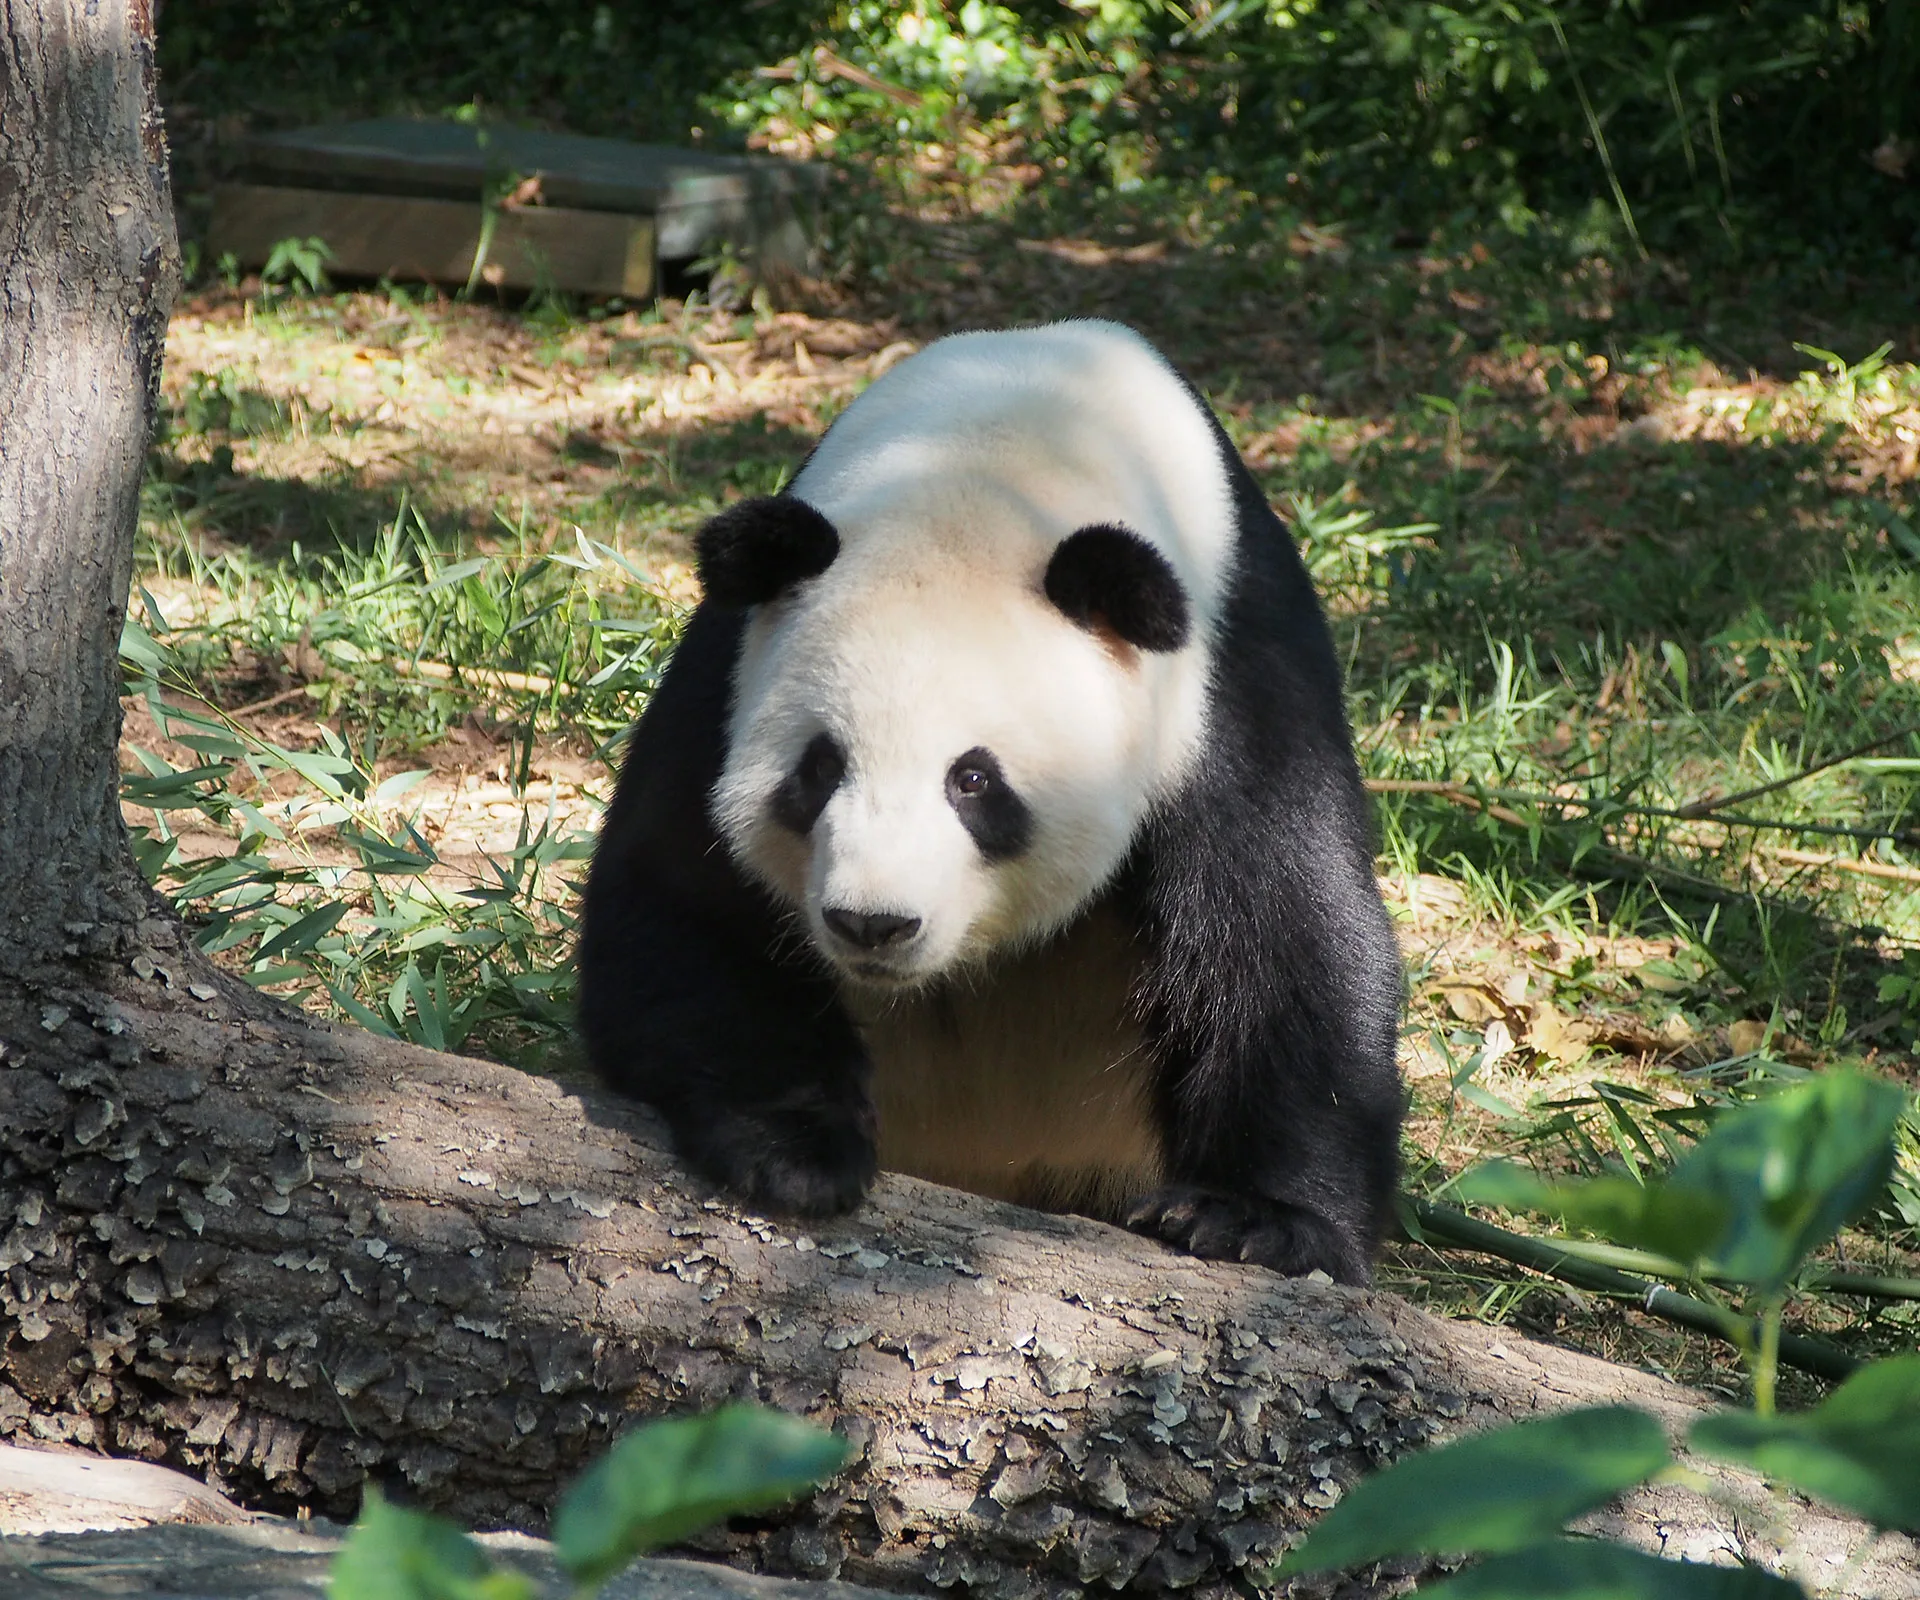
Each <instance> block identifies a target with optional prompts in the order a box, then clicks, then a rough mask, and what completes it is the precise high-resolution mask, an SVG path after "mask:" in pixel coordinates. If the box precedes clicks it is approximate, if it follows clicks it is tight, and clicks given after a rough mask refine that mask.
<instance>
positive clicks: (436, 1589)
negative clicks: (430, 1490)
mask: <svg viewBox="0 0 1920 1600" xmlns="http://www.w3.org/2000/svg"><path fill="white" fill-rule="evenodd" d="M327 1597H328V1600H534V1587H533V1584H532V1582H531V1581H530V1580H528V1579H526V1578H523V1577H521V1576H520V1575H519V1574H518V1573H513V1572H502V1571H500V1570H499V1569H498V1568H497V1567H495V1566H494V1564H493V1562H492V1560H491V1559H489V1557H488V1555H487V1553H486V1551H484V1550H482V1549H481V1548H480V1546H479V1545H477V1544H475V1543H474V1542H473V1540H471V1539H470V1538H468V1537H467V1535H466V1534H464V1533H462V1532H461V1531H460V1530H459V1529H458V1528H456V1527H455V1526H454V1525H453V1524H452V1523H451V1522H448V1521H447V1520H446V1519H445V1518H443V1517H436V1516H433V1515H431V1514H430V1513H428V1512H425V1511H415V1510H412V1509H410V1508H408V1507H405V1506H396V1505H391V1504H389V1503H388V1501H387V1499H386V1498H385V1496H383V1495H382V1494H381V1493H380V1491H379V1490H378V1489H376V1488H374V1487H372V1486H371V1485H369V1486H368V1488H367V1492H366V1499H365V1502H364V1503H363V1504H362V1505H361V1507H360V1517H359V1520H358V1521H356V1522H355V1523H354V1526H353V1533H352V1536H351V1537H349V1538H348V1540H347V1542H346V1544H345V1545H344V1546H343V1547H342V1549H341V1551H340V1553H339V1555H337V1556H335V1557H334V1559H333V1569H332V1571H331V1573H330V1574H329V1575H328V1581H327Z"/></svg>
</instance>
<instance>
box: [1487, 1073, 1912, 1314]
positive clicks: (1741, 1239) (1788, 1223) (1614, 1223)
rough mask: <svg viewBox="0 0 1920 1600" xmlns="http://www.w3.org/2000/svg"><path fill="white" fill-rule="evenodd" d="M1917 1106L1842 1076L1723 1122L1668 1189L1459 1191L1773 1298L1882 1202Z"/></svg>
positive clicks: (1600, 1183)
mask: <svg viewBox="0 0 1920 1600" xmlns="http://www.w3.org/2000/svg"><path fill="white" fill-rule="evenodd" d="M1907 1103H1908V1096H1907V1094H1906V1092H1905V1091H1904V1090H1902V1089H1900V1088H1899V1087H1897V1086H1896V1085H1894V1084H1890V1083H1886V1082H1882V1081H1880V1080H1878V1079H1874V1078H1869V1077H1867V1076H1865V1075H1864V1074H1861V1073H1857V1072H1841V1071H1832V1072H1827V1073H1824V1074H1821V1075H1820V1076H1818V1077H1813V1078H1809V1079H1807V1080H1806V1081H1805V1082H1804V1083H1801V1084H1799V1085H1798V1086H1796V1087H1794V1088H1791V1089H1786V1090H1783V1091H1781V1092H1778V1093H1775V1094H1771V1095H1768V1096H1766V1097H1765V1098H1763V1099H1759V1100H1755V1101H1753V1102H1751V1103H1750V1104H1747V1105H1744V1106H1740V1107H1738V1108H1736V1109H1734V1110H1731V1111H1727V1112H1724V1113H1723V1114H1721V1115H1720V1116H1719V1117H1717V1118H1716V1119H1715V1120H1714V1122H1713V1123H1712V1125H1711V1127H1710V1128H1709V1130H1708V1132H1707V1134H1706V1135H1705V1137H1703V1138H1702V1139H1701V1140H1700V1141H1699V1142H1698V1143H1697V1144H1695V1145H1694V1146H1693V1147H1692V1148H1691V1149H1689V1150H1687V1151H1686V1153H1685V1154H1684V1155H1682V1156H1681V1158H1680V1159H1679V1161H1678V1162H1677V1163H1675V1165H1674V1166H1673V1168H1672V1170H1671V1172H1669V1173H1667V1174H1666V1175H1665V1176H1664V1177H1663V1178H1661V1179H1659V1180H1658V1181H1654V1182H1641V1181H1636V1180H1634V1179H1632V1178H1627V1177H1600V1178H1593V1179H1589V1180H1587V1181H1585V1182H1582V1183H1577V1184H1569V1185H1557V1186H1556V1185H1552V1184H1546V1183H1542V1182H1540V1181H1539V1180H1538V1179H1536V1178H1534V1177H1532V1176H1531V1175H1530V1174H1527V1173H1525V1172H1523V1171H1521V1170H1520V1169H1519V1168H1516V1167H1513V1166H1510V1165H1495V1166H1491V1167H1484V1168H1481V1169H1480V1170H1479V1171H1478V1172H1476V1173H1473V1174H1471V1175H1469V1176H1468V1177H1467V1178H1464V1179H1462V1180H1461V1182H1460V1183H1459V1185H1458V1186H1457V1189H1458V1192H1459V1193H1460V1195H1461V1196H1462V1198H1465V1199H1469V1200H1479V1201H1482V1202H1484V1203H1486V1204H1490V1205H1501V1206H1507V1207H1510V1208H1512V1209H1516V1210H1533V1211H1543V1212H1546V1213H1547V1214H1548V1215H1550V1216H1554V1217H1557V1218H1559V1219H1560V1220H1561V1221H1563V1222H1569V1223H1571V1224H1573V1225H1574V1226H1575V1227H1579V1228H1585V1229H1587V1230H1589V1231H1591V1232H1593V1233H1597V1234H1600V1235H1601V1236H1603V1237H1605V1238H1607V1239H1610V1240H1612V1241H1614V1242H1615V1243H1618V1244H1622V1245H1627V1246H1630V1247H1632V1248H1635V1249H1641V1250H1648V1251H1652V1252H1654V1253H1655V1254H1656V1255H1660V1256H1665V1257H1666V1258H1668V1259H1669V1260H1671V1261H1674V1262H1677V1263H1681V1264H1683V1267H1684V1268H1685V1269H1689V1270H1691V1271H1693V1272H1703V1271H1708V1270H1711V1272H1712V1273H1713V1274H1714V1275H1715V1276H1720V1277H1725V1278H1729V1279H1732V1280H1735V1281H1737V1282H1741V1283H1745V1284H1750V1285H1752V1286H1753V1288H1754V1289H1755V1291H1756V1292H1757V1293H1758V1294H1759V1295H1761V1296H1762V1297H1771V1296H1773V1295H1776V1294H1778V1293H1780V1292H1781V1291H1782V1290H1783V1289H1784V1288H1785V1287H1786V1285H1787V1283H1788V1282H1789V1280H1790V1279H1791V1278H1792V1276H1793V1274H1794V1272H1795V1271H1796V1270H1797V1268H1798V1267H1799V1265H1800V1263H1801V1262H1802V1261H1804V1260H1805V1259H1806V1258H1807V1257H1808V1256H1810V1255H1811V1254H1812V1253H1813V1252H1814V1251H1816V1250H1818V1249H1819V1248H1820V1247H1821V1246H1822V1245H1824V1244H1826V1243H1827V1241H1828V1240H1830V1239H1831V1238H1833V1236H1834V1235H1835V1234H1836V1233H1838V1232H1839V1231H1840V1229H1841V1228H1842V1227H1843V1226H1844V1225H1845V1224H1846V1223H1848V1222H1850V1221H1852V1220H1853V1218H1855V1217H1856V1216H1858V1215H1859V1214H1860V1213H1861V1212H1862V1211H1864V1210H1865V1209H1866V1208H1867V1207H1868V1206H1869V1205H1871V1204H1873V1203H1874V1202H1875V1201H1876V1200H1877V1199H1879V1198H1880V1197H1881V1195H1882V1193H1883V1192H1884V1190H1885V1189H1886V1185H1887V1180H1888V1178H1889V1177H1890V1176H1891V1175H1892V1171H1893V1162H1894V1134H1895V1131H1896V1130H1897V1129H1898V1127H1899V1125H1900V1120H1901V1117H1902V1115H1903V1113H1904V1112H1905V1110H1906V1107H1907Z"/></svg>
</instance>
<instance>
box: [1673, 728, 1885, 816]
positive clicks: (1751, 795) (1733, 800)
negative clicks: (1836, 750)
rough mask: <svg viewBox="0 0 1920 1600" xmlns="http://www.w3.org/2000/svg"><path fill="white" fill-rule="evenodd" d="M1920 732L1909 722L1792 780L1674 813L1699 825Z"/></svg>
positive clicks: (1711, 798) (1806, 769)
mask: <svg viewBox="0 0 1920 1600" xmlns="http://www.w3.org/2000/svg"><path fill="white" fill-rule="evenodd" d="M1916 733H1920V722H1914V723H1909V724H1908V725H1907V726H1906V727H1904V728H1896V729H1895V730H1894V731H1893V732H1892V733H1888V734H1883V735H1881V736H1880V737H1879V738H1878V739H1869V740H1868V741H1867V742H1866V743H1865V744H1857V745H1855V746H1854V747H1853V748H1852V749H1851V750H1849V751H1847V752H1845V753H1844V754H1842V755H1837V756H1830V757H1829V758H1828V759H1827V760H1825V761H1816V762H1814V764H1813V765H1812V766H1810V767H1802V768H1801V769H1800V770H1799V771H1798V772H1796V773H1794V774H1792V775H1791V776H1790V777H1785V778H1775V779H1774V780H1773V782H1772V783H1763V784H1760V785H1758V786H1757V787H1755V788H1752V789H1742V790H1740V791H1739V792H1738V793H1736V794H1723V795H1706V796H1703V797H1702V798H1701V799H1698V800H1695V801H1693V802H1692V803H1691V804H1689V805H1684V806H1682V807H1680V809H1679V810H1678V811H1676V812H1674V815H1675V816H1676V817H1679V818H1680V819H1681V820H1682V821H1685V822H1696V821H1698V820H1699V819H1700V818H1702V817H1709V816H1712V815H1713V813H1714V812H1716V811H1721V810H1724V809H1725V808H1726V807H1728V806H1737V805H1740V804H1742V803H1743V802H1745V801H1748V800H1757V799H1759V798H1760V796H1761V795H1763V794H1772V793H1773V792H1774V791H1775V790H1777V789H1786V788H1790V787H1792V786H1793V785H1794V784H1796V783H1799V782H1800V781H1801V780H1802V779H1803V778H1811V777H1812V776H1813V775H1814V774H1815V773H1816V772H1825V771H1826V770H1827V768H1829V767H1837V766H1839V765H1841V764H1842V763H1843V762H1847V761H1852V760H1853V759H1854V758H1855V757H1857V756H1863V755H1865V754H1867V752H1868V751H1870V750H1879V749H1882V748H1884V747H1885V746H1887V745H1890V744H1897V743H1898V742H1899V741H1900V740H1902V739H1906V738H1909V737H1911V736H1912V735H1914V734H1916Z"/></svg>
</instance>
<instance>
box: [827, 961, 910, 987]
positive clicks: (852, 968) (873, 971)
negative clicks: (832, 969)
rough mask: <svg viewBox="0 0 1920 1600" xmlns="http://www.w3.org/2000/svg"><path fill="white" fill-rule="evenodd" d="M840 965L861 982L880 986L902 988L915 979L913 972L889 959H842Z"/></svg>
mask: <svg viewBox="0 0 1920 1600" xmlns="http://www.w3.org/2000/svg"><path fill="white" fill-rule="evenodd" d="M840 966H841V967H842V969H844V970H845V971H847V972H849V973H851V974H852V975H853V976H854V977H856V978H858V979H859V980H860V981H861V982H863V983H871V984H874V985H876V986H877V987H880V988H887V989H902V988H905V987H907V986H908V985H909V984H911V983H913V982H914V981H915V979H914V975H913V973H911V972H910V971H908V970H906V969H905V968H902V967H898V966H895V965H894V964H893V963H892V962H890V961H874V960H871V959H868V960H863V961H842V962H841V963H840Z"/></svg>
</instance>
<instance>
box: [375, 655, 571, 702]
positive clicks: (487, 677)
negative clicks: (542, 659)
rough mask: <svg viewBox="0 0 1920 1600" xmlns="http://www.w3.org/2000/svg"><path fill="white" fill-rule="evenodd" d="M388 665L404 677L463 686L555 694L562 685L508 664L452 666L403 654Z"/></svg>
mask: <svg viewBox="0 0 1920 1600" xmlns="http://www.w3.org/2000/svg"><path fill="white" fill-rule="evenodd" d="M388 665H389V666H391V667H392V668H393V670H394V671H395V672H397V673H399V674H400V676H401V677H403V678H431V679H433V681H434V682H436V683H452V684H457V685H459V686H460V687H461V688H472V689H481V688H491V689H512V690H514V691H515V692H516V693H518V694H552V693H553V691H554V689H555V688H557V687H558V685H557V684H555V682H554V680H553V679H551V678H543V677H541V676H540V674H539V673H537V672H511V671H509V670H508V669H507V668H505V667H450V666H448V665H447V664H446V663H445V662H444V661H407V660H403V659H401V658H399V657H395V658H394V659H392V660H390V661H389V662H388Z"/></svg>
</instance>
